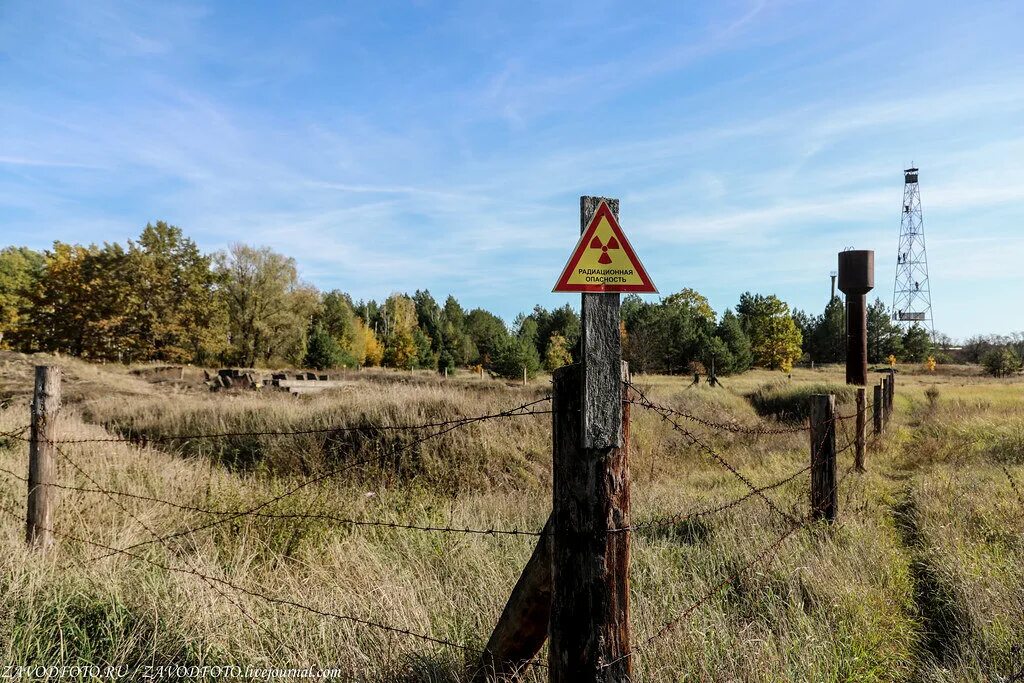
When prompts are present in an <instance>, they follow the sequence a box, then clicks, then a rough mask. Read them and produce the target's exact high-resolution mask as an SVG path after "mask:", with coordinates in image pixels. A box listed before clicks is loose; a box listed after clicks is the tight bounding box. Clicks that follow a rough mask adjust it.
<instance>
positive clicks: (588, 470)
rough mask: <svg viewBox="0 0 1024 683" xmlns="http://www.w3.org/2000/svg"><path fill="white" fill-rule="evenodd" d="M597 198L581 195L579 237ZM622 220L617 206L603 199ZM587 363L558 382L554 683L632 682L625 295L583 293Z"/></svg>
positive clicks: (561, 374)
mask: <svg viewBox="0 0 1024 683" xmlns="http://www.w3.org/2000/svg"><path fill="white" fill-rule="evenodd" d="M601 201H602V199H601V198H600V197H581V198H580V231H581V232H582V231H584V230H585V229H586V227H587V225H588V224H589V223H590V221H591V219H592V218H593V216H594V214H595V213H596V212H597V209H598V207H599V206H600V203H601ZM603 201H606V202H607V203H608V207H609V209H611V211H612V213H613V214H614V215H615V216H616V218H617V217H618V213H619V202H618V200H616V199H604V200H603ZM581 317H582V321H581V322H582V338H581V340H580V348H581V350H582V363H580V364H578V365H570V366H567V367H563V368H560V369H558V370H556V371H555V373H554V376H553V378H552V381H553V385H554V387H553V389H554V392H553V399H552V401H553V403H552V408H553V410H554V434H553V435H552V436H553V439H554V454H553V455H554V465H553V472H552V484H553V486H552V488H553V491H552V494H553V495H552V511H551V518H552V526H553V535H552V538H551V541H552V543H551V583H552V600H551V622H550V628H549V632H548V635H549V637H550V639H551V643H550V652H549V658H548V664H549V667H550V676H551V681H553V682H554V683H561V682H563V681H582V680H586V681H602V682H611V681H616V682H619V681H621V682H625V681H629V680H631V679H632V667H633V665H632V657H630V656H629V655H628V653H629V651H630V643H631V632H630V623H629V551H630V534H629V533H628V532H615V531H609V529H611V528H622V527H628V526H629V523H630V517H629V463H628V461H629V457H628V453H629V405H628V403H625V401H624V400H623V399H624V398H625V397H626V387H625V385H624V384H623V380H624V379H628V375H627V370H626V366H625V364H624V363H623V362H622V348H621V340H620V337H619V295H618V294H603V293H602V294H590V293H587V294H583V295H582V316H581Z"/></svg>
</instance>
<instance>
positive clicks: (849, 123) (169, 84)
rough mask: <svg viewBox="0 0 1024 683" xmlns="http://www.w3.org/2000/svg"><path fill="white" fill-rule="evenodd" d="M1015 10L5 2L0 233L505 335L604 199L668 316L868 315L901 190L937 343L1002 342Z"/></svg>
mask: <svg viewBox="0 0 1024 683" xmlns="http://www.w3.org/2000/svg"><path fill="white" fill-rule="evenodd" d="M1021 35H1024V4H1021V3H1019V2H1006V3H984V2H978V3H945V2H929V3H892V2H879V3H872V2H858V3H843V4H839V3H828V2H825V3H822V2H706V3H690V2H672V3H653V2H652V3H647V2H639V3H610V2H595V1H589V2H581V3H552V2H540V3H526V2H508V3H499V2H464V3H460V2H372V3H369V2H368V3H342V2H323V3H317V2H298V3H259V2H210V3H173V2H160V3H152V2H138V3H135V2H111V1H109V0H90V1H89V2H68V3H60V2H36V1H20V0H0V243H2V244H26V245H29V246H32V247H35V248H45V247H47V246H49V245H50V244H51V243H52V241H53V240H58V239H59V240H64V241H78V242H103V241H124V240H125V239H127V238H130V237H134V236H136V235H137V234H138V233H139V231H140V230H141V228H142V226H144V225H145V224H146V222H147V221H155V220H157V219H163V220H167V221H169V222H171V223H174V224H176V225H179V226H181V227H182V228H183V229H184V230H185V232H186V233H187V234H188V235H190V236H191V237H193V238H194V239H195V240H196V241H197V242H198V243H199V244H200V245H201V246H202V247H203V248H204V249H207V250H215V249H221V248H223V247H225V246H226V245H227V244H229V243H231V242H236V241H244V242H249V243H254V244H265V245H269V246H271V247H273V248H275V249H277V250H279V251H281V252H284V253H286V254H288V255H290V256H293V257H295V258H296V259H297V261H298V263H299V268H300V271H301V274H302V277H303V278H304V279H306V280H308V281H310V282H312V283H314V284H316V285H317V286H319V287H321V288H325V289H327V288H335V287H337V288H340V289H343V290H346V291H349V292H351V293H352V295H353V296H354V297H356V298H364V297H374V298H382V297H384V296H386V295H388V294H389V293H391V292H393V291H409V292H411V291H412V290H414V289H417V288H429V289H430V290H431V291H432V292H433V293H434V294H435V296H438V297H439V298H441V297H443V296H444V295H446V294H447V293H449V292H451V293H453V294H455V295H456V296H457V297H458V298H459V299H460V301H462V302H463V303H464V304H465V305H467V306H485V307H487V308H489V309H491V310H494V311H496V312H498V313H500V314H501V315H503V316H504V317H506V319H508V320H511V319H512V317H514V316H515V314H516V313H517V312H519V311H522V310H528V309H529V308H530V307H532V306H533V304H534V303H542V304H544V305H547V306H555V305H561V304H562V303H563V302H566V301H571V302H573V303H574V304H575V303H577V301H578V298H577V297H576V296H575V295H559V294H551V293H550V289H551V286H552V284H553V283H554V281H555V279H556V277H557V275H558V273H559V271H560V269H561V267H562V265H563V264H564V261H565V259H566V258H567V256H568V254H569V252H570V251H571V249H572V247H573V246H574V243H575V240H576V238H577V236H578V230H579V228H578V197H579V195H581V194H600V195H608V196H616V197H619V198H621V200H622V209H621V221H622V224H623V227H624V229H625V230H626V233H627V234H628V235H629V236H630V240H631V242H632V243H633V246H634V247H635V249H636V250H637V252H638V254H639V255H640V257H641V258H642V259H643V261H644V263H645V265H646V266H647V270H648V272H649V273H650V274H651V276H652V277H653V278H654V281H655V283H656V284H657V285H658V287H659V289H660V291H661V293H662V294H668V293H671V292H674V291H677V290H679V289H681V288H683V287H692V288H695V289H697V290H699V291H700V292H702V293H704V294H705V295H707V296H708V297H709V299H710V300H711V303H712V305H713V306H714V307H715V309H716V310H718V311H719V312H721V311H722V310H724V309H725V308H726V307H729V306H732V305H734V304H735V302H736V300H737V299H738V297H739V295H740V293H741V292H743V291H746V290H752V291H757V292H762V293H776V294H778V295H779V296H781V297H782V298H783V299H785V300H786V301H788V302H790V303H791V304H792V305H794V306H796V307H800V308H804V309H809V310H812V311H815V312H817V311H820V310H821V308H822V307H823V306H824V304H825V302H826V300H827V297H828V273H829V271H830V270H832V269H834V268H835V260H836V252H838V251H840V250H842V249H843V248H845V247H848V246H855V247H857V248H868V249H875V250H876V269H877V270H876V285H877V286H876V290H875V293H876V294H878V295H879V296H881V297H882V298H883V300H885V301H886V302H887V303H891V300H892V282H893V276H894V269H895V260H896V246H897V236H898V228H899V218H900V208H901V199H902V190H903V187H902V182H903V177H902V169H903V168H904V167H906V166H908V165H909V164H910V163H911V162H914V163H915V164H917V165H918V166H920V168H921V194H922V200H923V205H924V220H925V232H926V236H927V242H928V255H929V265H930V268H931V275H932V296H933V302H934V308H935V322H936V327H937V328H938V329H939V330H941V331H944V332H946V333H949V334H951V335H953V336H954V337H963V336H966V335H969V334H972V333H975V332H1000V333H1006V332H1010V331H1015V330H1021V329H1024V307H1022V306H1021V296H1022V294H1024V275H1022V274H1021V263H1022V256H1024V234H1022V232H1021V225H1022V220H1021V219H1022V217H1024V161H1022V159H1024V41H1021V39H1020V37H1021Z"/></svg>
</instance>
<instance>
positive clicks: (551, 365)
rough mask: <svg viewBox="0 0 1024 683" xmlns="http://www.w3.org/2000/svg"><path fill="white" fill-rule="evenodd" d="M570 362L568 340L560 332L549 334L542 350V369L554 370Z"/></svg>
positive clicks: (570, 354)
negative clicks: (545, 346) (545, 345)
mask: <svg viewBox="0 0 1024 683" xmlns="http://www.w3.org/2000/svg"><path fill="white" fill-rule="evenodd" d="M570 363H572V353H570V351H569V340H568V339H566V338H565V337H563V336H562V335H560V334H553V335H551V336H550V337H549V338H548V345H547V348H546V349H545V350H544V369H545V370H547V371H548V372H554V371H555V370H557V369H558V368H560V367H562V366H563V365H569V364H570Z"/></svg>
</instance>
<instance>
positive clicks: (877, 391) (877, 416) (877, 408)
mask: <svg viewBox="0 0 1024 683" xmlns="http://www.w3.org/2000/svg"><path fill="white" fill-rule="evenodd" d="M882 401H883V399H882V385H881V384H876V385H875V388H874V395H873V397H872V399H871V418H872V421H873V424H874V428H875V436H876V437H878V436H881V435H882Z"/></svg>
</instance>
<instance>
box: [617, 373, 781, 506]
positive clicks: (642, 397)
mask: <svg viewBox="0 0 1024 683" xmlns="http://www.w3.org/2000/svg"><path fill="white" fill-rule="evenodd" d="M629 387H630V388H631V389H633V391H635V392H636V393H637V395H638V396H639V397H640V401H639V402H638V405H640V406H642V407H644V408H647V409H648V410H653V411H654V412H655V413H656V414H658V415H660V416H661V418H662V419H663V420H665V421H666V422H668V423H669V424H670V425H671V426H672V429H673V430H675V431H677V432H679V433H680V434H683V435H684V436H685V437H687V438H688V439H689V440H690V442H691V443H692V444H693V445H695V446H697V447H699V448H700V449H701V450H703V451H704V452H705V453H707V454H708V455H710V456H711V457H712V458H713V459H714V460H715V461H716V462H717V463H718V464H719V465H721V466H722V467H724V468H725V469H727V470H728V471H729V472H731V473H732V475H733V476H735V477H736V478H737V479H739V480H740V481H742V482H743V484H744V485H745V486H746V487H747V488H748V489H750V491H751V492H752V493H754V494H755V495H757V496H759V497H760V498H761V499H762V500H763V501H764V502H765V504H767V505H768V507H770V508H771V509H772V510H774V511H775V512H776V513H777V514H778V515H779V516H781V517H782V518H783V519H786V520H788V521H790V522H794V521H795V520H794V519H793V516H792V515H790V514H789V513H787V512H785V511H784V510H782V508H780V507H779V506H778V505H776V504H775V501H773V500H772V499H771V498H769V497H768V496H767V495H765V493H764V492H763V491H760V492H758V491H757V487H756V486H754V484H753V483H751V481H750V480H749V479H747V478H746V477H745V476H744V475H743V474H742V473H741V472H740V471H739V470H738V469H736V467H734V466H733V465H732V464H730V463H729V461H727V460H726V459H725V458H724V457H722V455H721V454H719V453H718V452H717V451H716V450H715V449H713V448H711V446H708V445H707V444H706V443H704V441H702V440H701V439H699V438H698V437H697V436H696V435H694V434H693V432H691V431H690V430H688V429H687V428H686V427H683V426H682V425H681V424H679V423H678V422H677V421H675V420H673V419H672V417H671V414H670V413H668V412H665V411H663V410H661V409H659V408H658V407H657V405H656V404H654V403H651V401H650V400H649V399H648V398H647V396H646V395H645V394H644V392H643V391H641V390H640V389H638V388H637V387H636V386H635V385H633V384H629Z"/></svg>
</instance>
